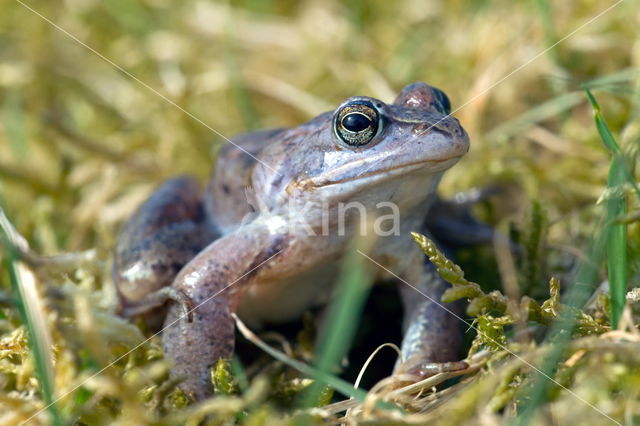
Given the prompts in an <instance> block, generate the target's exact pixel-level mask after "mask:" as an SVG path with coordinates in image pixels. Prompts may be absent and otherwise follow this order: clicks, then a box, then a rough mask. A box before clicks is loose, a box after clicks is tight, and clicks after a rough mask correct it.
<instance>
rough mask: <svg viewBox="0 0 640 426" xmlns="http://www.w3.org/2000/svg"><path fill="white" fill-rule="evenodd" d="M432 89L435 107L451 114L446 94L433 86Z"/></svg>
mask: <svg viewBox="0 0 640 426" xmlns="http://www.w3.org/2000/svg"><path fill="white" fill-rule="evenodd" d="M432 90H433V93H434V95H435V98H436V102H437V105H436V107H437V108H438V111H439V112H441V113H442V114H444V115H449V114H451V101H449V98H448V97H447V95H445V94H444V92H443V91H442V90H440V89H436V88H435V87H434V88H432Z"/></svg>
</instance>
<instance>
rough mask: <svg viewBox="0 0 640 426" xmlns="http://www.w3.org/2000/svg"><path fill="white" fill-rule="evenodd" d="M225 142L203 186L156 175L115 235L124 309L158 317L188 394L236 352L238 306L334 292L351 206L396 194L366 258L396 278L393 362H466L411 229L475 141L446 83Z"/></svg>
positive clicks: (295, 309) (197, 392)
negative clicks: (397, 326) (398, 306)
mask: <svg viewBox="0 0 640 426" xmlns="http://www.w3.org/2000/svg"><path fill="white" fill-rule="evenodd" d="M230 142H231V143H229V144H227V145H225V146H223V147H222V148H221V149H220V151H219V153H218V155H217V157H216V161H215V165H214V167H213V171H212V173H211V177H210V179H209V181H208V183H207V185H206V187H205V188H204V189H202V188H201V186H200V185H199V183H198V181H197V180H196V179H195V178H193V177H190V176H178V177H176V178H173V179H170V180H168V181H167V182H165V183H163V184H162V185H161V186H160V187H159V188H158V189H157V190H156V191H155V192H154V193H153V194H152V195H151V196H150V197H149V198H148V199H147V201H145V202H144V203H143V204H142V205H141V206H140V207H139V208H138V210H137V211H136V212H135V213H134V214H133V215H132V216H131V218H130V219H129V220H128V221H127V222H126V223H125V225H124V226H123V227H122V230H121V232H120V234H119V237H118V240H117V243H116V247H115V253H114V262H113V281H114V283H115V285H116V289H117V293H118V296H119V300H120V306H121V313H122V314H123V315H124V316H129V317H131V316H139V315H146V316H147V317H146V318H148V319H150V320H151V319H154V318H155V319H156V321H157V318H160V319H163V320H164V323H163V324H164V326H163V328H162V346H163V351H164V355H165V358H166V359H167V360H169V362H170V364H171V368H170V375H171V376H172V377H174V378H176V379H180V380H181V381H180V383H179V385H178V386H179V387H180V389H181V390H182V391H183V392H185V394H187V395H188V396H189V397H191V398H193V399H194V400H202V399H205V398H207V397H210V396H211V395H212V394H213V388H212V384H211V369H212V366H214V365H216V364H217V362H218V361H219V360H229V359H230V358H231V357H232V356H233V352H234V345H235V327H236V326H235V320H234V316H237V317H238V318H240V319H241V320H242V321H244V322H245V323H246V324H249V325H250V326H251V327H256V328H261V327H266V326H268V325H269V324H277V323H282V322H286V321H290V320H292V319H295V318H296V317H299V316H301V315H302V314H303V313H304V312H305V311H307V310H308V309H310V308H311V307H315V306H319V305H323V304H326V303H328V302H329V301H330V299H331V297H332V294H333V293H334V284H335V281H336V276H337V275H338V271H339V268H340V265H341V262H342V259H343V258H344V257H345V254H346V253H347V250H351V249H353V245H352V244H351V242H352V241H353V240H354V238H357V237H358V235H359V234H360V233H362V229H363V227H362V226H359V225H358V223H361V222H359V221H358V217H357V216H361V215H360V213H362V212H363V211H364V213H365V214H366V215H369V216H370V217H376V216H375V215H376V214H379V212H378V210H379V209H380V203H388V204H385V205H389V206H391V205H392V206H395V210H394V215H395V216H394V218H395V219H396V221H395V222H394V226H395V228H396V229H395V231H394V232H388V230H387V231H385V232H380V234H381V235H380V236H378V237H377V238H376V241H375V243H374V244H373V246H372V248H371V250H370V251H369V252H368V253H367V256H368V257H369V258H370V259H371V260H372V262H375V263H376V264H377V266H376V265H373V264H372V267H373V268H374V272H373V274H374V278H375V281H379V280H389V279H393V280H396V281H397V282H398V285H399V293H400V299H401V300H402V302H403V305H404V320H403V324H404V325H403V330H404V337H403V339H402V346H401V352H402V359H401V360H399V362H398V363H397V364H396V366H395V367H394V374H396V375H400V374H411V375H412V377H426V376H428V375H431V374H433V371H434V369H433V368H434V365H435V366H445V367H443V368H451V369H459V368H464V363H462V366H461V364H460V363H461V362H462V361H460V360H459V356H458V353H459V351H460V347H461V337H462V332H461V329H460V323H459V319H458V318H456V313H455V307H453V306H451V305H444V306H443V305H442V304H440V302H439V301H440V297H441V295H442V293H443V292H444V291H445V289H446V288H447V284H446V283H445V282H444V281H443V280H442V279H441V278H440V277H439V275H438V274H437V272H436V270H435V268H434V267H433V265H431V264H430V263H428V262H426V261H425V256H424V254H423V253H422V252H421V251H420V249H419V247H418V246H417V245H416V244H415V243H414V242H413V240H412V239H411V236H410V232H412V231H421V232H423V233H427V235H429V234H428V232H429V231H428V229H425V223H427V219H428V218H429V214H430V211H431V210H433V206H434V205H435V204H438V200H439V197H438V195H437V186H438V183H439V181H440V180H441V178H442V175H443V173H444V172H445V171H446V170H448V169H449V168H451V167H452V166H453V165H455V164H456V163H457V162H458V161H459V160H460V159H461V158H462V157H463V156H464V155H465V154H466V153H467V152H468V150H469V144H470V143H469V136H468V134H467V133H466V131H465V130H464V128H463V127H462V126H461V124H460V123H459V121H458V120H457V119H456V118H454V117H453V116H451V103H450V100H449V98H448V97H447V95H446V94H445V93H444V92H443V91H442V90H440V89H437V88H435V87H432V86H430V85H427V84H425V83H422V82H418V83H413V84H410V85H408V86H406V87H405V88H404V89H402V90H401V91H400V92H399V94H398V95H397V97H396V98H395V100H394V101H393V102H390V103H385V102H383V101H381V100H378V99H376V98H373V97H368V96H353V97H350V98H348V99H346V100H345V101H344V102H342V103H341V104H340V105H339V106H338V107H337V108H336V109H335V110H334V111H329V112H325V113H322V114H320V115H318V116H317V117H315V118H313V119H311V120H310V121H308V122H306V123H303V124H301V125H299V126H297V127H292V128H284V129H275V130H263V131H259V132H254V133H248V134H243V135H240V136H238V137H236V138H234V139H232V140H231V141H230ZM345 203H357V205H358V206H360V208H359V209H351V210H352V211H351V210H348V209H344V208H343V207H344V205H345ZM440 205H442V203H440ZM341 207H342V208H341ZM347 211H351V213H346V212H347ZM356 213H358V214H356ZM444 215H445V216H446V212H445V213H444ZM378 217H381V216H378ZM360 220H363V219H362V218H360ZM345 223H346V225H345ZM382 234H384V235H382ZM447 366H448V367H447ZM438 368H440V370H438V371H442V368H441V367H438Z"/></svg>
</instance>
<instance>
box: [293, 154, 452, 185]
mask: <svg viewBox="0 0 640 426" xmlns="http://www.w3.org/2000/svg"><path fill="white" fill-rule="evenodd" d="M462 155H464V154H460V155H455V156H451V157H447V158H436V159H429V160H420V161H414V162H410V163H405V164H398V165H396V166H393V167H387V168H384V169H375V168H374V167H373V166H372V167H370V168H369V169H365V171H364V172H360V173H357V174H354V173H345V174H341V173H340V171H341V169H346V170H356V169H358V170H361V169H362V166H357V165H354V164H351V163H349V164H346V165H344V166H342V167H340V168H338V169H335V170H332V171H331V172H330V173H327V174H326V175H320V176H318V177H315V178H312V179H305V180H302V181H299V182H298V184H297V186H299V187H302V188H304V189H313V188H322V187H326V186H331V185H342V184H345V183H349V182H355V181H359V180H387V179H391V178H394V177H397V176H400V175H404V174H408V173H411V172H413V171H416V170H420V169H423V168H426V169H427V170H425V172H429V173H430V174H436V173H439V172H442V171H445V170H447V169H448V168H449V167H451V166H453V165H454V164H455V163H457V162H458V160H459V159H460V158H461V157H462Z"/></svg>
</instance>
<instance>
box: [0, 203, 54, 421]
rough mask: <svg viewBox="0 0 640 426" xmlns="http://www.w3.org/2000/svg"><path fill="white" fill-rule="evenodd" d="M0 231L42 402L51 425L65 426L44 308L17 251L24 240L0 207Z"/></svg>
mask: <svg viewBox="0 0 640 426" xmlns="http://www.w3.org/2000/svg"><path fill="white" fill-rule="evenodd" d="M0 229H1V230H2V232H1V240H2V246H3V249H4V260H5V262H6V265H7V270H8V272H9V280H10V281H11V286H12V289H13V293H14V299H15V301H16V304H17V307H18V311H19V312H20V317H21V319H22V322H23V323H24V324H25V325H26V327H27V330H28V332H29V344H30V346H31V353H32V354H33V359H34V365H35V371H36V375H37V377H38V382H39V384H40V391H41V393H42V399H43V400H44V403H45V404H46V405H47V409H48V410H49V413H50V414H51V418H52V423H53V424H54V425H63V424H66V423H65V422H64V420H63V418H62V415H61V413H60V411H59V410H58V407H57V405H56V404H55V403H54V401H55V395H54V374H53V371H54V370H53V353H52V351H51V338H50V336H49V332H48V330H47V326H46V322H45V318H44V316H43V308H42V303H41V301H40V298H39V296H38V294H37V290H36V288H35V286H36V279H35V276H34V274H33V273H32V272H31V271H29V270H28V269H27V268H26V267H25V266H24V265H23V263H22V262H20V260H19V258H18V255H17V252H16V247H17V245H19V244H25V242H24V240H23V239H22V238H21V237H20V236H19V235H18V234H17V232H15V230H14V228H13V226H12V225H11V223H10V222H9V219H8V218H7V217H6V215H5V214H4V210H3V209H2V208H1V207H0Z"/></svg>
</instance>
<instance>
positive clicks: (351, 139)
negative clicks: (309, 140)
mask: <svg viewBox="0 0 640 426" xmlns="http://www.w3.org/2000/svg"><path fill="white" fill-rule="evenodd" d="M381 127H382V126H381V120H380V113H379V112H378V110H377V109H376V108H375V107H374V106H373V104H372V103H371V102H370V101H368V100H357V101H352V102H349V103H347V104H346V105H344V106H343V107H342V108H340V109H339V110H338V111H337V112H336V115H335V117H334V120H333V131H334V133H335V134H336V136H337V137H338V139H340V140H341V141H342V142H344V143H346V144H347V145H349V146H353V147H358V146H362V145H366V144H368V143H369V142H371V140H372V139H373V138H374V137H375V136H376V135H377V134H378V133H379V131H380V129H381Z"/></svg>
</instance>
